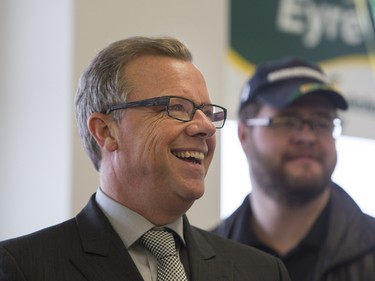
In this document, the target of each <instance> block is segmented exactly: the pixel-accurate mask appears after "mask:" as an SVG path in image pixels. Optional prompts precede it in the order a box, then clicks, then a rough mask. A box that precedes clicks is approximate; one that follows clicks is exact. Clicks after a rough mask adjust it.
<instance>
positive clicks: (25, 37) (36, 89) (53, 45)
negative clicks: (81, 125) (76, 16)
mask: <svg viewBox="0 0 375 281" xmlns="http://www.w3.org/2000/svg"><path fill="white" fill-rule="evenodd" d="M0 13H1V14H0V18H1V26H2V28H1V30H0V32H1V33H0V36H1V37H0V38H1V44H0V45H1V50H0V58H1V63H0V74H1V75H0V114H1V116H0V122H1V124H0V128H1V145H0V155H1V157H0V239H1V238H6V237H11V236H13V235H19V234H23V233H26V232H29V231H32V230H34V229H37V228H40V227H44V226H46V225H49V224H52V223H54V222H56V221H59V220H61V219H64V218H65V217H66V216H67V214H68V213H69V210H70V202H69V201H70V200H69V197H70V187H69V186H70V174H71V171H70V159H71V152H70V142H71V133H70V124H71V121H70V120H71V91H70V89H71V85H70V84H71V74H70V69H71V59H70V56H71V48H70V46H71V36H70V35H71V30H70V26H71V7H70V3H69V2H67V1H65V2H56V3H54V1H49V0H44V1H42V0H39V1H28V0H23V1H20V0H17V1H12V0H9V1H0Z"/></svg>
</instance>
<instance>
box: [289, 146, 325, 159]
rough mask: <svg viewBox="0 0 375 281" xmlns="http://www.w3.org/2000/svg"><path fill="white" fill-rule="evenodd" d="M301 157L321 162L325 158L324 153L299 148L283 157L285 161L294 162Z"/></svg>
mask: <svg viewBox="0 0 375 281" xmlns="http://www.w3.org/2000/svg"><path fill="white" fill-rule="evenodd" d="M301 157H309V158H314V159H317V160H319V161H321V160H322V159H323V158H324V156H323V153H321V152H319V151H317V150H315V149H311V148H299V149H295V150H293V151H288V152H286V153H284V155H283V159H285V160H293V159H295V158H301Z"/></svg>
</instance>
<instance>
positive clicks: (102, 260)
mask: <svg viewBox="0 0 375 281" xmlns="http://www.w3.org/2000/svg"><path fill="white" fill-rule="evenodd" d="M76 223H77V227H78V231H79V235H80V238H81V241H82V249H83V252H82V254H81V255H79V256H75V257H74V258H72V259H71V262H72V263H73V264H74V266H75V267H76V268H77V270H79V271H80V272H81V273H82V274H83V275H84V276H85V277H86V278H87V280H90V281H99V280H101V281H119V280H132V281H143V278H142V277H141V275H140V273H139V271H138V269H137V267H136V265H135V264H134V262H133V260H132V258H131V257H130V255H129V253H128V251H127V249H126V248H125V246H124V244H123V242H122V241H121V239H120V237H119V236H118V235H117V233H116V232H115V231H114V229H113V228H112V225H111V224H110V223H109V221H108V219H107V218H106V217H105V215H104V214H103V213H102V211H101V210H100V209H99V207H98V206H97V204H96V202H95V199H94V196H92V197H91V199H90V202H89V203H88V204H87V206H86V207H85V208H84V209H83V210H82V211H81V213H79V214H78V215H77V217H76Z"/></svg>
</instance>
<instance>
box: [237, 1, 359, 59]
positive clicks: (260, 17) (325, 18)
mask: <svg viewBox="0 0 375 281" xmlns="http://www.w3.org/2000/svg"><path fill="white" fill-rule="evenodd" d="M230 9H231V11H230V47H231V51H232V54H235V55H236V56H238V57H240V58H242V59H243V60H245V61H246V62H248V63H250V64H258V63H259V62H261V61H266V60H270V59H278V58H280V57H283V56H287V55H293V56H301V57H304V58H307V59H310V60H313V61H324V60H328V59H332V58H338V57H343V56H357V55H365V54H366V47H365V43H364V42H363V36H362V33H361V29H360V25H359V21H358V17H357V13H356V10H355V6H354V3H353V1H352V0H326V1H323V0H321V1H319V0H279V1H277V0H257V1H255V0H231V2H230Z"/></svg>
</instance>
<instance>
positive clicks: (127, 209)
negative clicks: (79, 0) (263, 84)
mask: <svg viewBox="0 0 375 281" xmlns="http://www.w3.org/2000/svg"><path fill="white" fill-rule="evenodd" d="M75 105H76V108H75V109H76V119H77V123H78V128H79V132H80V136H81V140H82V143H83V146H84V148H85V150H86V152H87V154H88V156H89V157H90V159H91V161H92V163H93V164H94V166H95V168H96V169H97V170H98V172H99V174H100V187H99V188H98V189H97V192H96V193H95V194H94V195H93V196H92V197H91V199H90V201H89V203H88V204H87V206H86V207H85V208H84V209H83V210H82V211H81V212H80V213H79V214H78V215H77V216H76V217H75V218H74V219H71V220H69V221H67V222H64V223H62V224H59V225H56V226H53V227H50V228H47V229H44V230H41V231H39V232H37V233H33V234H30V235H27V236H24V237H20V238H15V239H12V240H9V241H4V242H2V243H0V280H1V281H21V280H28V281H43V280H44V281H51V280H53V281H62V280H66V281H78V280H82V281H83V280H86V281H87V280H90V281H99V280H106V281H120V280H121V281H124V280H129V281H142V280H146V281H151V280H152V281H155V280H158V281H163V280H164V281H167V280H170V281H179V280H181V281H185V280H192V281H195V280H201V281H207V280H212V281H217V280H227V281H230V280H232V281H244V280H257V281H281V280H289V277H288V274H287V273H286V270H285V267H284V265H283V264H282V263H281V262H280V260H279V259H277V258H275V257H273V256H271V255H268V254H265V253H262V252H260V251H258V250H256V249H254V248H250V247H247V246H244V245H240V244H238V243H234V242H232V241H229V240H227V239H224V238H222V237H219V236H216V235H214V234H211V233H209V232H206V231H203V230H201V229H198V228H195V227H193V226H191V225H190V224H189V222H188V219H187V217H186V216H185V212H186V211H187V210H188V209H189V208H190V207H191V205H192V204H193V203H194V201H195V200H197V199H199V198H200V197H201V196H202V195H203V193H204V189H205V184H204V178H205V176H206V174H207V170H208V167H209V166H210V163H211V160H212V157H213V154H214V150H215V146H216V135H215V133H216V129H220V128H222V127H223V126H224V123H225V119H226V109H225V108H223V107H222V106H219V105H215V104H212V103H211V100H210V98H209V95H208V92H207V88H206V84H205V80H204V78H203V76H202V74H201V73H200V71H199V70H198V69H197V68H196V66H195V65H194V64H193V63H192V56H191V53H190V52H189V50H188V49H187V48H186V46H184V45H183V44H182V43H180V42H179V41H177V40H175V39H173V38H145V37H132V38H129V39H125V40H121V41H118V42H114V43H112V44H111V45H109V46H108V47H107V48H105V49H104V50H103V51H101V52H100V53H99V54H98V55H97V56H96V57H95V59H94V60H93V61H92V63H91V64H90V65H89V66H88V68H87V69H86V71H85V72H84V73H83V75H82V77H81V79H80V83H79V88H78V91H77V96H76V101H75Z"/></svg>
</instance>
